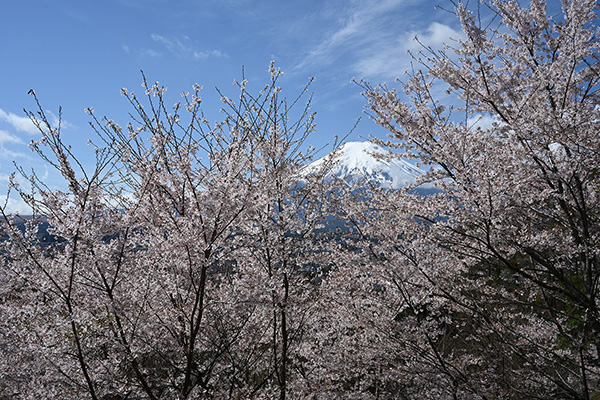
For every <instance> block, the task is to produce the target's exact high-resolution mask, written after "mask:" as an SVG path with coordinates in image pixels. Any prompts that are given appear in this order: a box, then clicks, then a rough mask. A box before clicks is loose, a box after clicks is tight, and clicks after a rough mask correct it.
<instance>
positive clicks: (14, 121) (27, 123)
mask: <svg viewBox="0 0 600 400" xmlns="http://www.w3.org/2000/svg"><path fill="white" fill-rule="evenodd" d="M0 120H1V121H5V122H8V123H9V124H10V125H12V126H13V128H15V129H16V130H18V131H20V132H26V133H30V134H36V133H40V131H39V130H38V128H37V127H36V126H35V124H34V123H33V122H31V120H30V119H29V117H20V116H18V115H16V114H13V113H10V112H6V111H4V110H2V109H1V108H0Z"/></svg>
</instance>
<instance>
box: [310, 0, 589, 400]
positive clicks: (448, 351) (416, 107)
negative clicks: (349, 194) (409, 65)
mask: <svg viewBox="0 0 600 400" xmlns="http://www.w3.org/2000/svg"><path fill="white" fill-rule="evenodd" d="M455 6H456V7H455V11H456V15H457V17H458V18H459V19H460V22H461V24H462V28H463V31H464V34H465V38H464V39H457V40H456V41H455V42H454V44H453V45H449V46H447V47H446V48H445V49H444V50H443V51H434V50H433V49H428V48H424V49H423V51H422V52H421V53H418V54H415V55H414V61H415V65H416V66H415V69H414V70H413V72H412V73H411V74H410V75H409V76H408V78H407V79H406V82H405V83H404V84H403V88H402V91H396V90H394V89H391V88H388V87H387V86H385V85H380V86H377V87H373V86H371V85H369V84H367V83H363V84H362V85H363V87H364V89H365V93H366V96H367V98H368V101H369V110H370V113H371V114H372V117H373V119H374V120H375V121H376V122H377V123H378V124H380V125H382V126H383V127H385V128H386V129H388V131H389V132H390V138H391V140H389V141H387V142H386V141H378V143H379V144H381V145H387V146H389V147H390V148H392V149H395V150H396V151H397V153H393V154H391V155H390V157H394V156H395V155H394V154H397V156H403V157H410V158H418V159H419V160H420V162H421V163H423V164H424V165H426V166H428V167H430V168H431V169H430V170H429V172H428V173H427V174H426V175H425V177H424V178H423V180H422V182H431V183H433V184H434V185H435V186H436V187H437V188H439V189H440V192H439V193H437V194H434V195H431V196H427V197H423V196H419V195H418V194H415V193H414V192H411V189H412V188H406V189H405V190H403V191H399V192H389V191H388V192H386V191H378V190H371V191H370V192H368V193H361V194H360V197H357V198H356V201H354V202H348V204H349V205H350V206H349V210H348V218H350V219H352V220H353V221H354V223H355V232H356V234H357V235H358V236H359V237H360V238H362V243H363V244H362V246H361V248H362V253H361V254H362V258H360V260H356V261H352V262H349V263H346V266H345V267H343V265H342V267H343V268H340V270H339V271H338V272H337V276H335V277H333V276H332V279H331V280H330V281H329V282H328V285H329V287H330V289H329V293H330V296H331V298H332V299H333V300H332V301H337V302H338V304H340V305H341V308H340V310H343V313H344V315H345V316H344V317H342V318H340V324H339V325H338V326H337V331H335V332H332V331H331V329H329V330H328V332H329V334H328V335H324V334H322V339H321V340H322V342H321V343H322V352H323V360H324V363H327V360H328V357H331V356H332V354H338V357H337V358H336V359H335V360H333V361H331V362H329V363H328V364H324V366H323V368H324V374H323V382H324V384H326V385H327V386H328V389H327V390H330V391H333V392H335V393H340V391H343V390H347V389H349V388H351V389H353V390H355V393H357V394H356V396H357V398H371V397H377V396H380V397H381V396H383V397H385V396H389V397H398V398H478V399H484V398H485V399H490V398H569V399H590V398H595V397H594V396H597V395H598V393H599V392H600V354H599V353H600V317H599V314H598V308H599V306H600V298H599V296H598V289H599V280H600V263H599V253H598V251H599V249H600V242H599V239H600V236H599V234H600V232H599V229H598V227H599V226H598V220H599V211H600V203H599V197H598V194H599V193H600V191H599V189H600V180H599V175H598V171H599V162H600V157H599V154H600V135H599V134H598V132H599V128H600V127H599V126H598V121H600V115H599V114H598V113H599V111H600V107H599V102H598V101H599V98H598V88H599V86H598V82H599V79H600V75H598V70H599V68H600V64H599V62H598V61H599V59H598V57H599V55H600V52H599V42H598V19H597V18H598V14H597V11H598V9H597V7H598V6H597V4H596V2H595V1H586V0H565V1H563V2H562V13H561V14H560V15H556V16H548V15H547V13H548V11H547V5H546V3H545V2H543V1H541V0H532V1H531V2H530V5H529V7H528V8H526V7H523V6H521V5H520V4H519V3H518V2H516V1H504V0H497V1H492V2H490V3H489V6H488V5H486V4H483V2H481V3H479V2H477V3H476V4H471V5H470V6H465V5H463V4H462V3H456V4H455ZM488 7H489V8H488ZM485 10H487V13H486V12H483V11H485ZM480 11H481V12H480ZM490 14H491V17H492V18H488V19H486V15H490ZM417 66H418V68H417ZM452 99H458V100H459V101H460V105H457V102H454V101H453V100H452ZM486 119H487V120H489V119H491V120H493V123H492V124H490V125H489V126H486V125H485V124H483V123H482V120H486ZM398 152H399V153H398ZM348 277H351V278H353V279H351V278H348ZM348 293H349V294H350V296H348V295H345V294H348ZM336 332H337V333H336ZM327 382H328V383H327ZM336 391H337V392H336Z"/></svg>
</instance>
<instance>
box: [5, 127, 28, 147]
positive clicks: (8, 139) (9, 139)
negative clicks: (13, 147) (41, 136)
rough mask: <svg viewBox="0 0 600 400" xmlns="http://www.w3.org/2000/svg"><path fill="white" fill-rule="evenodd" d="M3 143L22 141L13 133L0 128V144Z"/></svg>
mask: <svg viewBox="0 0 600 400" xmlns="http://www.w3.org/2000/svg"><path fill="white" fill-rule="evenodd" d="M5 143H23V141H22V140H21V139H20V138H18V137H16V136H14V135H13V134H11V133H9V132H7V131H4V130H2V129H0V146H4V144H5Z"/></svg>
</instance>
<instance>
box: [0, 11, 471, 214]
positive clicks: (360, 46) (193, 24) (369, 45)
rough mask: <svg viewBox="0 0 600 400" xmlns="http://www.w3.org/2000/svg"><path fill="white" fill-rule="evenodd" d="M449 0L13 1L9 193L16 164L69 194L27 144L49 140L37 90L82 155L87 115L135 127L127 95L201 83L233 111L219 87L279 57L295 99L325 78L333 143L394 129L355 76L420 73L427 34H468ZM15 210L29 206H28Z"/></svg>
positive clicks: (175, 94)
mask: <svg viewBox="0 0 600 400" xmlns="http://www.w3.org/2000/svg"><path fill="white" fill-rule="evenodd" d="M436 5H441V6H442V7H444V8H451V4H450V3H449V2H448V1H447V0H433V1H432V0H425V1H416V0H361V1H354V0H301V1H300V0H263V1H259V0H171V1H168V0H105V1H89V0H77V1H74V0H73V1H70V0H23V1H10V2H5V4H3V8H2V13H1V15H0V21H1V22H0V35H1V37H2V41H0V52H1V54H2V55H3V57H2V60H1V61H0V194H3V193H4V192H5V191H6V190H5V188H6V185H7V177H8V175H9V174H10V173H11V172H12V171H14V166H13V161H16V162H17V163H18V164H19V165H22V166H24V167H25V168H26V169H29V168H32V167H33V168H35V169H36V172H37V173H38V174H39V175H40V176H43V177H44V178H45V179H47V182H48V183H49V185H50V186H51V187H60V180H59V179H58V177H57V175H56V174H55V173H53V172H52V171H50V170H48V169H47V168H46V167H44V166H43V164H42V163H40V162H39V160H37V158H36V156H35V155H34V154H33V153H31V151H30V150H29V149H28V146H27V144H28V143H29V141H30V140H31V139H32V138H33V139H36V138H39V135H38V134H37V133H36V131H35V129H33V127H32V125H31V124H30V123H29V122H28V121H27V120H26V119H25V118H24V116H25V114H24V112H23V108H26V109H30V110H33V109H35V103H34V101H33V98H32V97H31V96H29V95H28V94H27V92H28V91H29V90H30V89H34V90H35V92H36V94H37V95H38V97H39V99H40V101H41V103H42V105H43V107H44V109H45V110H47V111H48V112H49V115H56V114H57V112H58V107H59V106H62V109H63V120H64V124H63V136H64V139H65V140H66V141H67V142H69V143H71V144H72V145H73V148H74V149H75V152H76V153H77V151H78V149H80V148H81V149H82V150H81V151H82V152H85V149H84V148H83V146H85V143H86V142H87V140H88V139H90V138H93V135H94V134H93V131H92V130H91V129H90V128H89V126H88V121H89V119H88V118H89V117H88V116H87V115H86V114H85V113H84V109H85V108H86V107H93V108H94V110H95V113H96V114H98V115H100V116H102V115H106V116H107V117H109V118H111V119H114V120H115V121H116V122H118V123H120V124H122V125H124V124H125V123H126V122H127V121H128V119H127V112H128V111H129V110H130V108H129V106H128V103H127V102H126V99H125V98H123V97H121V95H120V89H121V88H123V87H125V88H128V89H129V90H133V91H134V92H135V91H138V92H139V91H140V90H141V87H140V83H141V75H140V70H143V71H144V73H145V74H146V77H147V78H148V80H149V81H150V82H154V81H160V83H161V84H163V85H165V86H167V87H168V88H169V91H168V94H169V95H170V97H169V98H170V99H172V102H173V103H175V102H177V101H178V99H180V97H179V94H180V93H181V92H182V91H189V90H190V89H191V87H192V85H193V84H195V83H198V84H200V85H202V86H204V93H203V104H204V106H203V107H204V109H205V110H206V111H207V113H208V114H209V115H215V114H211V112H212V111H214V110H218V109H219V108H220V107H221V103H220V102H219V96H218V95H217V94H216V92H215V90H214V87H215V86H217V87H219V88H220V89H221V90H222V91H223V92H224V94H226V95H228V96H229V97H231V98H235V97H236V95H237V92H236V90H235V88H234V87H233V86H232V82H233V80H234V79H238V80H239V78H240V76H241V70H242V66H244V68H245V73H246V78H247V79H248V80H249V81H250V84H251V85H252V83H255V84H256V85H257V86H262V85H263V84H264V83H266V82H267V80H268V74H267V69H268V66H269V61H270V60H275V61H276V65H277V66H278V67H280V68H281V69H282V70H283V72H284V76H283V77H282V79H281V81H280V84H281V86H282V87H283V90H284V93H286V94H287V95H288V96H290V97H293V96H295V95H296V94H298V93H299V91H300V90H301V89H302V88H303V87H304V85H305V84H306V82H307V80H308V78H309V77H313V76H314V77H315V78H316V80H315V82H314V83H313V84H312V86H311V91H312V92H314V100H313V111H316V112H317V119H316V123H317V132H316V133H315V134H314V136H313V137H312V138H310V139H309V142H310V143H311V144H314V145H315V146H321V145H324V144H325V143H332V142H333V137H334V135H338V136H344V135H345V134H347V133H348V132H349V131H350V129H351V128H352V127H353V126H354V124H355V122H356V120H357V119H358V118H359V117H361V116H362V117H363V119H362V121H361V122H360V123H359V125H358V127H357V129H356V130H355V131H354V133H353V134H352V135H351V136H350V137H349V138H348V139H349V140H359V139H367V138H368V137H369V136H370V135H375V136H380V137H381V136H383V135H385V132H384V131H383V130H382V129H381V128H379V127H377V126H376V125H375V124H374V123H373V122H371V121H370V120H369V119H368V117H366V116H364V114H363V109H364V105H365V104H366V101H365V99H364V98H363V97H362V96H361V89H360V87H358V86H357V85H356V84H354V83H352V82H351V80H352V78H356V79H365V80H366V81H368V82H371V83H373V84H376V83H381V82H389V83H391V82H393V81H394V79H395V78H396V77H397V76H402V75H403V73H404V71H405V70H406V69H407V68H408V66H409V63H410V57H409V56H408V55H407V54H406V52H407V50H409V49H416V48H417V46H418V45H417V44H416V43H415V42H414V41H413V40H412V39H413V37H414V36H415V35H418V36H419V38H420V39H421V40H422V41H424V42H425V43H428V44H430V45H433V46H435V47H439V46H440V45H441V43H442V42H445V41H446V42H447V41H448V40H449V38H450V37H457V36H459V35H460V34H459V33H458V30H459V25H458V23H457V21H456V19H455V17H454V16H453V15H451V14H450V13H448V12H446V11H444V10H442V9H440V8H436ZM13 201H14V203H13V205H12V207H13V208H14V209H19V204H18V202H17V200H16V199H15V200H13Z"/></svg>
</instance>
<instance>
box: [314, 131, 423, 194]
mask: <svg viewBox="0 0 600 400" xmlns="http://www.w3.org/2000/svg"><path fill="white" fill-rule="evenodd" d="M374 154H381V155H384V154H386V152H385V150H383V149H382V148H381V147H379V146H377V145H376V144H374V143H371V142H348V143H345V144H344V145H343V146H342V147H340V148H339V149H338V151H337V154H335V153H334V154H329V155H327V156H325V157H322V158H320V159H318V160H316V161H314V162H312V163H311V164H309V165H308V166H307V168H306V170H305V171H306V172H308V173H310V171H316V170H318V169H319V168H321V167H322V165H323V164H324V163H326V162H329V161H331V162H332V165H333V166H332V168H331V171H329V173H328V175H329V176H330V177H331V178H335V179H341V180H343V181H345V182H346V183H348V184H349V185H351V186H354V185H356V184H361V183H363V184H364V183H368V184H372V185H375V186H377V187H381V188H384V189H400V188H401V187H403V186H406V185H407V184H414V183H415V182H416V180H417V178H418V177H419V176H421V175H423V174H424V173H425V171H423V170H422V169H420V168H417V167H416V166H414V165H412V164H410V163H409V162H407V161H404V160H401V159H398V158H393V159H385V158H379V157H376V156H374ZM330 157H333V158H330Z"/></svg>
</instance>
